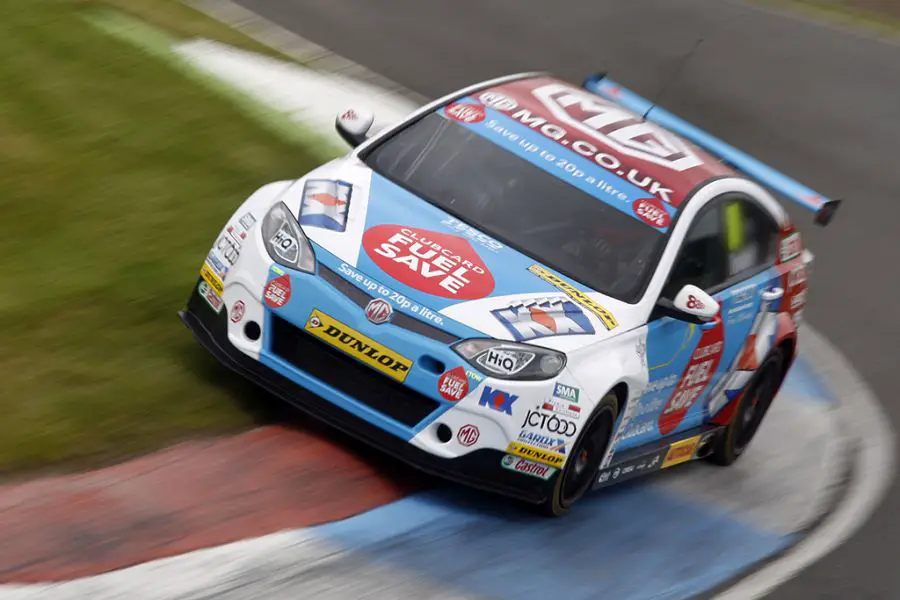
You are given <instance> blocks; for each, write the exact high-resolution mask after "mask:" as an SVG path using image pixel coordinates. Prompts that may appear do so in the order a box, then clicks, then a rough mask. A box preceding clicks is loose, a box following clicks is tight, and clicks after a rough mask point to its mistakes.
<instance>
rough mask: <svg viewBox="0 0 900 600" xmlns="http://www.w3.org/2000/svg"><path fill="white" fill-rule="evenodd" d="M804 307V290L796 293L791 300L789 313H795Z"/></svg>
mask: <svg viewBox="0 0 900 600" xmlns="http://www.w3.org/2000/svg"><path fill="white" fill-rule="evenodd" d="M804 306H806V290H803V291H800V292H797V293H796V294H794V297H793V298H791V311H796V310H799V309H801V308H803V307H804Z"/></svg>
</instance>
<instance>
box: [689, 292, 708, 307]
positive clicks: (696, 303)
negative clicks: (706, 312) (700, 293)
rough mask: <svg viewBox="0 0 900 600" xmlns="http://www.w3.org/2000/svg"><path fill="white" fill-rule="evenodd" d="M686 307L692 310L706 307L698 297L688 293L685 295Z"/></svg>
mask: <svg viewBox="0 0 900 600" xmlns="http://www.w3.org/2000/svg"><path fill="white" fill-rule="evenodd" d="M687 307H688V308H690V309H693V310H703V309H704V308H706V305H705V304H703V302H701V301H700V299H699V298H697V297H696V296H694V295H693V294H689V295H688V297H687Z"/></svg>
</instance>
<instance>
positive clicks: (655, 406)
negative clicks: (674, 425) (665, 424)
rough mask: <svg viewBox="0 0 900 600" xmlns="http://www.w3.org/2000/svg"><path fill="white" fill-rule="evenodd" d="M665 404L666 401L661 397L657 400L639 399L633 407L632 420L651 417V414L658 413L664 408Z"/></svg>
mask: <svg viewBox="0 0 900 600" xmlns="http://www.w3.org/2000/svg"><path fill="white" fill-rule="evenodd" d="M664 402H665V401H664V400H663V398H662V397H661V396H657V397H656V398H646V397H642V398H639V399H638V400H637V401H636V402H634V403H633V404H632V405H631V406H632V408H631V410H632V413H631V418H632V419H637V418H638V417H642V416H644V415H649V414H650V413H656V412H657V411H658V410H659V409H661V408H662V407H663V404H664Z"/></svg>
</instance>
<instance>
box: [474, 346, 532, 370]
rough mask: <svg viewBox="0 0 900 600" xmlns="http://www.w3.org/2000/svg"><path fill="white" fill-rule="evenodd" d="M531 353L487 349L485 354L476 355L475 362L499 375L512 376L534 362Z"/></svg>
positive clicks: (501, 348)
mask: <svg viewBox="0 0 900 600" xmlns="http://www.w3.org/2000/svg"><path fill="white" fill-rule="evenodd" d="M534 356H535V355H534V353H533V352H523V351H521V350H513V349H504V348H503V347H502V346H501V347H500V348H489V349H488V350H486V351H485V352H483V353H481V354H479V355H478V358H477V362H478V364H479V365H481V366H482V367H484V368H485V369H487V370H488V371H491V372H493V373H497V374H500V375H512V374H513V373H518V372H519V371H521V370H522V369H524V368H525V367H527V366H528V365H529V363H531V361H532V360H534Z"/></svg>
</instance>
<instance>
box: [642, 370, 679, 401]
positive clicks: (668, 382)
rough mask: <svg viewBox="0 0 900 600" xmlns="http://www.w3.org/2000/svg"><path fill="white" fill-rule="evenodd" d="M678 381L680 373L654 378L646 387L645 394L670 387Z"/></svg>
mask: <svg viewBox="0 0 900 600" xmlns="http://www.w3.org/2000/svg"><path fill="white" fill-rule="evenodd" d="M676 383H678V375H675V374H674V373H673V374H671V375H666V376H665V377H660V378H659V379H654V380H653V381H651V382H650V383H648V384H647V387H645V388H644V395H645V396H646V395H647V394H652V393H654V392H658V391H660V390H664V389H667V388H670V387H672V386H673V385H675V384H676Z"/></svg>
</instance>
